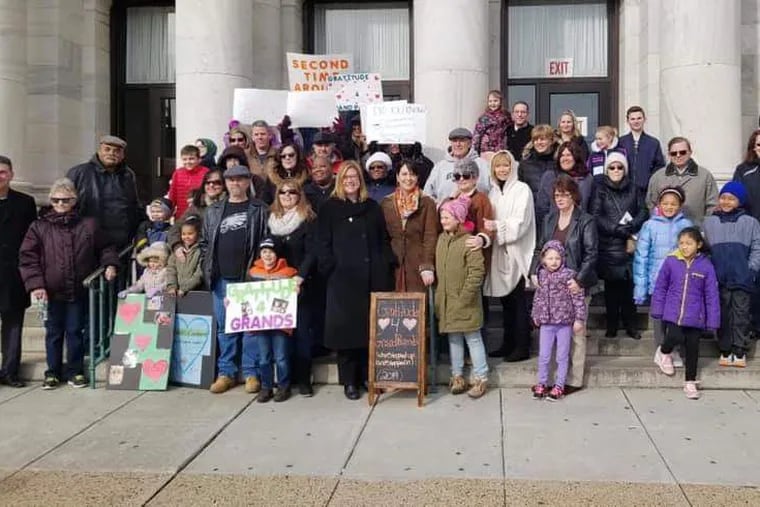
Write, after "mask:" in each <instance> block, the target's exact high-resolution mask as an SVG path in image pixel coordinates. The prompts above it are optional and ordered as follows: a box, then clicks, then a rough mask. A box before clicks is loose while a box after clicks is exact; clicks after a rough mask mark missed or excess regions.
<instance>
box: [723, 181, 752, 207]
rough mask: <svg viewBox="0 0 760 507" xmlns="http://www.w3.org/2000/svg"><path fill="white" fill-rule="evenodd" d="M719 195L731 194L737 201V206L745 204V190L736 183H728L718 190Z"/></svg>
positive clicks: (741, 185) (740, 184)
mask: <svg viewBox="0 0 760 507" xmlns="http://www.w3.org/2000/svg"><path fill="white" fill-rule="evenodd" d="M720 193H721V195H723V194H731V195H733V196H734V197H736V198H737V199H738V200H739V206H744V205H745V204H746V203H747V189H746V188H744V185H743V184H742V183H740V182H738V181H729V182H728V183H726V184H725V185H723V188H721V189H720Z"/></svg>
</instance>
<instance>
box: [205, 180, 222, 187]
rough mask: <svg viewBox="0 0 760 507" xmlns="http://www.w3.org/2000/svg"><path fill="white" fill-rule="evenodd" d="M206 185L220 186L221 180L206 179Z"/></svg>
mask: <svg viewBox="0 0 760 507" xmlns="http://www.w3.org/2000/svg"><path fill="white" fill-rule="evenodd" d="M206 185H214V186H215V187H221V186H222V180H208V181H207V182H206Z"/></svg>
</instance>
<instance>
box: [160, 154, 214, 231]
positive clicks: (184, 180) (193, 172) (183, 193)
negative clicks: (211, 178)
mask: <svg viewBox="0 0 760 507" xmlns="http://www.w3.org/2000/svg"><path fill="white" fill-rule="evenodd" d="M208 171H209V169H208V167H204V166H201V165H197V166H195V167H193V168H192V169H188V168H186V167H178V168H176V169H175V170H174V172H173V173H172V179H171V180H169V190H168V192H166V197H168V198H169V200H170V201H171V202H172V203H173V204H174V216H175V217H177V218H179V217H181V216H182V215H184V214H185V211H187V208H188V204H187V199H188V196H189V195H190V192H192V191H193V190H197V189H199V188H200V187H201V185H203V177H204V176H205V175H206V173H207V172H208Z"/></svg>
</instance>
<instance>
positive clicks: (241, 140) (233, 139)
mask: <svg viewBox="0 0 760 507" xmlns="http://www.w3.org/2000/svg"><path fill="white" fill-rule="evenodd" d="M230 142H231V143H244V142H245V137H230Z"/></svg>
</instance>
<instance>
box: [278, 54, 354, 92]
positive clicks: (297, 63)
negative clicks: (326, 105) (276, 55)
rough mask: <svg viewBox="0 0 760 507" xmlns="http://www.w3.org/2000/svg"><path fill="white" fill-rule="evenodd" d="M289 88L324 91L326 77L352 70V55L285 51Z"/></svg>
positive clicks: (299, 90) (297, 90) (298, 90)
mask: <svg viewBox="0 0 760 507" xmlns="http://www.w3.org/2000/svg"><path fill="white" fill-rule="evenodd" d="M285 64H286V65H287V66H288V79H289V81H290V89H291V90H293V91H296V92H303V91H325V90H327V78H328V77H329V76H335V75H337V74H343V73H347V72H353V71H354V57H353V56H352V55H350V54H336V55H306V54H302V53H285Z"/></svg>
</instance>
